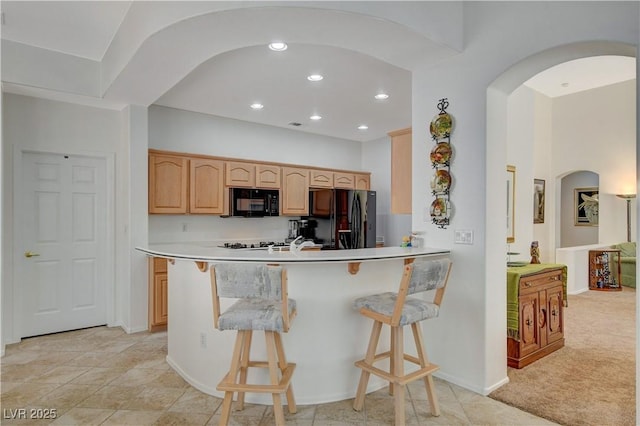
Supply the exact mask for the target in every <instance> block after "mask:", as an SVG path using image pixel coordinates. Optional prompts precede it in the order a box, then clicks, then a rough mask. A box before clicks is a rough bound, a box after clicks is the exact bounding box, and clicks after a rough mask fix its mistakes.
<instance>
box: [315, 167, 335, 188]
mask: <svg viewBox="0 0 640 426" xmlns="http://www.w3.org/2000/svg"><path fill="white" fill-rule="evenodd" d="M310 173H311V176H310V179H311V182H310V184H309V185H310V186H311V187H312V188H333V172H330V171H328V170H313V169H312V170H311V171H310Z"/></svg>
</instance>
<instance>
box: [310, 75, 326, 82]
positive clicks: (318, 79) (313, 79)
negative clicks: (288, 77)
mask: <svg viewBox="0 0 640 426" xmlns="http://www.w3.org/2000/svg"><path fill="white" fill-rule="evenodd" d="M323 78H324V77H323V76H321V75H320V74H311V75H310V76H308V77H307V80H309V81H320V80H322V79H323Z"/></svg>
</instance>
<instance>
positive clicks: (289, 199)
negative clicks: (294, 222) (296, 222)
mask: <svg viewBox="0 0 640 426" xmlns="http://www.w3.org/2000/svg"><path fill="white" fill-rule="evenodd" d="M280 202H281V203H282V205H281V207H282V208H281V209H280V214H281V215H283V216H308V215H309V170H308V169H302V168H294V167H283V168H282V191H281V192H280Z"/></svg>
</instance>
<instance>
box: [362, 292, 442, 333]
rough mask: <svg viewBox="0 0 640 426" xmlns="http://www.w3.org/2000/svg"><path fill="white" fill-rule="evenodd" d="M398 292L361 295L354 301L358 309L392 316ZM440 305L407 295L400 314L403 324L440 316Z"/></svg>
mask: <svg viewBox="0 0 640 426" xmlns="http://www.w3.org/2000/svg"><path fill="white" fill-rule="evenodd" d="M397 298H398V295H397V293H393V292H388V293H381V294H374V295H371V296H365V297H360V298H358V299H356V300H355V301H354V302H353V306H354V308H356V309H360V308H365V309H368V310H371V311H373V312H377V313H379V314H381V315H386V316H389V317H390V316H392V315H393V310H394V308H395V306H396V300H397ZM439 310H440V307H439V306H438V305H436V304H435V303H432V302H427V301H424V300H419V299H416V298H413V297H407V298H406V300H405V303H404V306H403V308H402V314H401V316H400V324H399V325H401V326H404V325H408V324H413V323H414V322H418V321H422V320H425V319H428V318H435V317H437V316H438V313H439Z"/></svg>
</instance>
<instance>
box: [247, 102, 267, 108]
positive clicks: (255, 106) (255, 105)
mask: <svg viewBox="0 0 640 426" xmlns="http://www.w3.org/2000/svg"><path fill="white" fill-rule="evenodd" d="M249 106H250V107H251V109H262V108H264V105H262V104H260V103H258V102H256V103H255V104H251V105H249Z"/></svg>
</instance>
